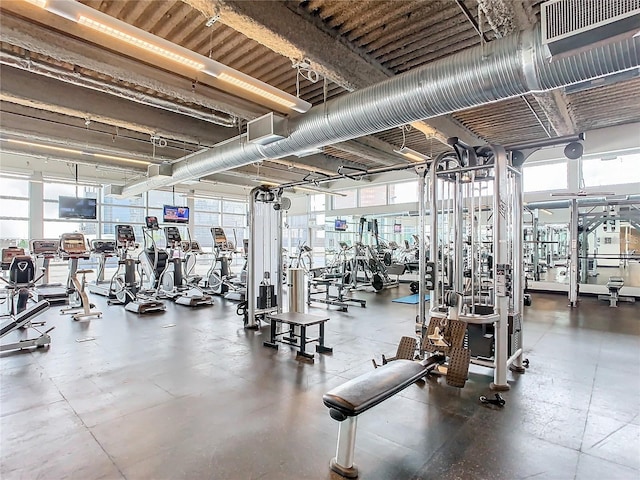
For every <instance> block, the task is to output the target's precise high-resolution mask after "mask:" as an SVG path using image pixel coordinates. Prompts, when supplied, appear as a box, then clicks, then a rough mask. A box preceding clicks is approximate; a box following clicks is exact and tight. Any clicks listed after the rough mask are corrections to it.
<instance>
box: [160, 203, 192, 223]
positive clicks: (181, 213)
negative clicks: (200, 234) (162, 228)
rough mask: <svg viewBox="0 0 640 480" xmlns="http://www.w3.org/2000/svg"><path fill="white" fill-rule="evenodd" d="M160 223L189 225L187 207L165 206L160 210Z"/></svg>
mask: <svg viewBox="0 0 640 480" xmlns="http://www.w3.org/2000/svg"><path fill="white" fill-rule="evenodd" d="M162 221H163V222H165V223H189V207H175V206H173V205H165V206H164V207H163V208H162Z"/></svg>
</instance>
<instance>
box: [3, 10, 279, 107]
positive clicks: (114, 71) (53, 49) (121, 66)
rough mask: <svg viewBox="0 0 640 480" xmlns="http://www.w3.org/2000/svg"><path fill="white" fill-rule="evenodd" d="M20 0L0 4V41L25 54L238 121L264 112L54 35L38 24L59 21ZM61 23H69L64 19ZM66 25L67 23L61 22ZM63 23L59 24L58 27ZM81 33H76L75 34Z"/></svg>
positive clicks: (189, 81) (207, 88)
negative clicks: (30, 19)
mask: <svg viewBox="0 0 640 480" xmlns="http://www.w3.org/2000/svg"><path fill="white" fill-rule="evenodd" d="M25 5H27V6H28V5H29V4H28V3H26V2H4V3H3V4H2V9H3V12H2V29H0V41H2V42H5V43H8V44H10V45H15V46H17V47H20V48H23V49H25V50H27V51H29V52H33V53H37V54H39V55H44V56H46V57H50V58H51V59H54V60H56V61H58V62H62V63H63V64H69V65H71V66H73V67H74V68H84V69H87V70H91V71H93V72H96V73H98V74H100V75H105V76H107V77H109V78H111V79H112V80H114V81H117V82H124V83H126V84H132V85H138V86H140V87H141V88H145V89H149V90H152V91H154V92H157V93H158V94H160V95H164V96H167V97H169V98H172V99H174V100H175V101H178V102H184V103H187V104H194V105H199V106H201V107H204V108H208V109H211V110H214V111H219V112H224V113H227V114H230V115H234V116H236V117H240V118H244V119H253V118H257V117H259V116H260V115H263V114H265V113H267V112H268V111H269V110H268V109H266V108H265V107H262V106H260V105H257V104H255V103H252V102H249V101H246V100H243V99H240V98H238V97H235V96H233V95H230V94H227V93H225V92H222V91H220V90H216V89H215V88H213V87H211V86H209V85H206V84H204V83H202V81H196V79H189V78H185V77H183V76H179V75H176V74H173V73H170V72H168V71H166V70H162V69H160V68H156V67H153V66H150V65H147V64H144V63H141V62H139V61H137V60H135V59H132V58H128V57H126V56H124V55H120V54H117V53H114V52H111V51H108V50H106V49H103V48H100V47H96V46H95V45H91V44H90V43H88V42H85V41H82V40H79V39H76V38H73V37H71V36H66V35H60V33H59V32H56V31H53V30H50V29H48V28H46V27H44V26H43V25H48V24H49V23H51V24H54V25H58V24H61V22H63V21H65V20H64V19H60V18H58V17H57V16H55V15H52V14H50V13H49V12H46V11H42V10H40V9H34V8H32V9H31V10H28V11H22V10H25V8H24V6H25ZM7 8H11V9H12V11H13V10H15V11H16V12H17V13H20V14H22V15H28V16H30V17H33V18H34V20H36V21H39V22H41V23H42V24H43V25H38V24H35V23H32V22H30V21H26V20H24V19H21V18H17V17H15V16H13V15H11V14H10V13H7V12H6V9H7ZM66 23H67V24H68V23H70V22H68V21H66ZM63 26H65V27H66V28H67V29H69V26H68V25H63ZM63 26H60V28H61V29H62V28H63ZM80 33H81V32H76V35H77V36H80Z"/></svg>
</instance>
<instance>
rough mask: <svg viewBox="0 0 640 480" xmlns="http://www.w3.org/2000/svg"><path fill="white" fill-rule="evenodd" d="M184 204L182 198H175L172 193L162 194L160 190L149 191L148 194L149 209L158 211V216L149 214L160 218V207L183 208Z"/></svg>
mask: <svg viewBox="0 0 640 480" xmlns="http://www.w3.org/2000/svg"><path fill="white" fill-rule="evenodd" d="M185 204H186V202H185V201H184V199H183V198H180V197H177V196H176V195H174V194H173V192H163V191H161V190H151V191H150V192H149V208H155V209H158V208H159V209H160V215H159V216H158V215H156V214H155V213H153V214H152V213H150V214H151V215H156V216H158V217H159V218H162V206H163V205H178V206H183V205H185Z"/></svg>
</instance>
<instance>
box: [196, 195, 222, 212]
mask: <svg viewBox="0 0 640 480" xmlns="http://www.w3.org/2000/svg"><path fill="white" fill-rule="evenodd" d="M193 204H194V205H193V206H194V209H195V210H196V211H201V212H219V211H220V200H219V199H217V198H215V199H214V198H196V199H194V201H193Z"/></svg>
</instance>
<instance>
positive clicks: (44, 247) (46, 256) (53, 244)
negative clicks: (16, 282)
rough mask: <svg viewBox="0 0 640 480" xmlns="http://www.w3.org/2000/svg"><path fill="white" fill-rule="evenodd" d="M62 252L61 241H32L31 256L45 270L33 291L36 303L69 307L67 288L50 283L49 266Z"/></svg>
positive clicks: (59, 284)
mask: <svg viewBox="0 0 640 480" xmlns="http://www.w3.org/2000/svg"><path fill="white" fill-rule="evenodd" d="M59 250H60V240H59V239H57V238H56V239H42V240H31V255H32V256H34V257H35V258H36V261H37V262H38V263H40V260H42V265H41V268H43V269H44V275H43V276H42V280H41V281H40V282H39V283H37V284H36V286H35V288H34V289H33V296H34V298H35V301H36V302H41V301H42V300H46V301H47V302H49V304H51V305H54V304H57V305H67V304H68V303H69V293H68V291H67V287H66V286H64V285H62V284H61V283H49V265H50V264H51V259H53V258H56V256H57V255H58V251H59Z"/></svg>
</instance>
